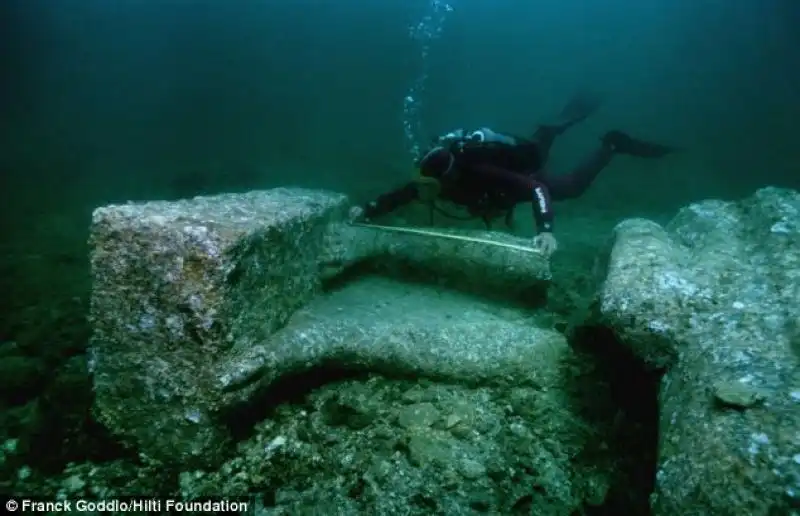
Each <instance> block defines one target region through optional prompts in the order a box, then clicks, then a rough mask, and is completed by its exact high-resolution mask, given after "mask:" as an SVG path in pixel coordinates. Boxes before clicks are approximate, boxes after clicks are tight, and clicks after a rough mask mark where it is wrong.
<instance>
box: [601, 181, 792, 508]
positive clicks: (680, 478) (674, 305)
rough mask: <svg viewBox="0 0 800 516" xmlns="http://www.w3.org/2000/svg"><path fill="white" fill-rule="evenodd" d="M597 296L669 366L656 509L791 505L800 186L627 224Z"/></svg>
mask: <svg viewBox="0 0 800 516" xmlns="http://www.w3.org/2000/svg"><path fill="white" fill-rule="evenodd" d="M597 306H598V307H599V312H600V313H599V315H600V317H601V318H602V319H603V320H604V321H605V323H606V324H607V325H608V326H610V327H611V328H613V329H614V330H615V332H616V334H617V335H618V337H619V338H620V340H621V341H622V342H623V343H624V344H625V345H627V346H628V347H630V349H631V350H632V351H633V352H634V353H635V354H636V355H638V356H639V357H640V358H641V359H642V361H643V362H644V363H645V364H647V365H648V366H649V367H651V368H654V369H661V370H664V371H665V374H664V376H663V379H662V382H661V391H660V408H661V418H660V420H661V428H660V436H661V442H660V450H659V470H658V475H657V487H656V493H655V495H654V497H653V509H654V514H656V515H663V516H672V515H674V514H754V515H755V514H759V515H767V514H788V513H789V510H790V507H793V508H795V509H796V508H797V507H798V505H799V504H800V463H798V462H799V461H797V460H794V459H793V457H795V456H796V455H795V454H796V453H797V450H798V449H800V433H798V430H797V429H798V428H800V402H798V399H797V398H793V397H792V395H791V393H793V392H797V391H798V389H800V356H798V354H797V344H796V343H797V339H798V335H800V332H799V331H798V323H797V321H798V317H800V194H798V192H794V191H790V190H782V189H777V188H766V189H763V190H759V191H758V192H757V193H756V194H755V195H754V196H752V197H750V198H748V199H745V200H743V201H740V202H723V201H705V202H701V203H697V204H693V205H691V206H689V207H687V208H684V209H682V210H681V211H680V212H679V213H678V215H677V216H676V217H675V218H674V219H673V221H672V222H671V223H670V224H669V225H668V226H667V227H666V228H662V227H661V226H659V225H658V224H656V223H654V222H650V221H647V220H640V219H634V220H627V221H625V222H623V223H621V224H620V225H618V226H617V228H616V229H615V232H614V240H613V247H612V248H611V251H610V255H609V257H608V263H607V271H606V274H605V278H604V284H603V288H602V290H601V292H600V295H599V300H598V303H597ZM715 398H717V399H722V400H723V401H724V402H725V403H726V404H729V405H738V406H740V407H745V406H746V407H749V408H748V410H746V411H744V412H743V413H740V412H738V411H731V410H724V408H721V407H720V406H719V403H715V402H714V401H715Z"/></svg>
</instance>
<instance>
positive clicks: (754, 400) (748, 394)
mask: <svg viewBox="0 0 800 516" xmlns="http://www.w3.org/2000/svg"><path fill="white" fill-rule="evenodd" d="M714 397H715V398H716V399H717V401H719V402H720V403H721V404H723V405H725V406H728V407H732V408H740V409H745V408H750V407H752V406H754V405H756V404H758V403H760V402H762V401H764V400H765V399H766V397H767V396H766V393H765V392H764V391H762V390H761V389H758V388H756V387H753V386H752V385H748V384H747V383H745V382H742V381H739V380H735V381H718V382H715V383H714Z"/></svg>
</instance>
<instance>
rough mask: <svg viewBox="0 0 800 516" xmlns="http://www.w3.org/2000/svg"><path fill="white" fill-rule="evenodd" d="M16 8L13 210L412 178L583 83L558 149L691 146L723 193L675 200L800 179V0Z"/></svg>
mask: <svg viewBox="0 0 800 516" xmlns="http://www.w3.org/2000/svg"><path fill="white" fill-rule="evenodd" d="M2 9H3V10H4V11H5V15H4V17H3V18H4V20H5V24H6V28H5V29H4V30H3V36H2V38H3V41H4V44H3V46H4V48H5V50H4V54H5V56H6V61H7V65H6V66H5V68H6V70H7V73H6V79H5V80H4V81H3V82H4V85H3V88H4V95H3V97H4V98H3V100H4V104H5V106H6V108H5V112H6V113H5V114H4V116H3V122H4V125H5V126H6V127H5V130H4V136H5V137H4V145H3V147H4V151H3V153H2V154H3V155H2V160H3V166H4V169H5V170H6V174H7V177H6V180H7V181H10V182H11V184H10V185H9V187H10V188H6V189H4V191H5V192H6V193H8V192H9V191H14V192H15V193H14V194H13V198H15V199H17V201H16V202H12V204H13V205H16V204H17V203H18V202H23V203H24V204H26V205H30V204H31V203H34V204H36V197H35V196H33V195H34V191H37V190H39V186H40V185H43V184H47V185H49V186H50V188H52V187H54V186H55V187H57V188H58V190H59V198H61V196H62V195H65V194H67V195H68V196H69V197H71V198H75V199H76V200H78V199H80V200H81V201H85V202H88V203H95V204H99V203H102V202H104V201H109V200H125V199H130V198H152V197H157V198H161V197H165V196H166V197H168V196H183V195H187V194H194V193H197V192H196V191H195V190H199V191H203V192H210V191H216V190H228V189H241V188H263V187H268V186H275V185H280V184H287V183H298V184H303V185H310V186H318V185H319V186H326V187H336V188H339V189H346V190H355V191H359V190H362V189H366V190H368V191H369V192H370V193H375V189H378V190H380V189H381V188H386V187H387V186H390V185H392V184H393V183H394V182H397V181H399V180H401V178H398V175H400V176H403V175H404V174H406V175H407V174H410V170H409V169H410V168H411V164H410V157H409V153H408V150H409V146H410V145H413V144H420V142H422V144H424V143H425V142H426V141H427V140H428V139H429V138H431V137H433V136H436V135H437V134H439V133H441V132H442V131H445V130H448V129H450V128H452V127H455V126H475V125H489V126H492V127H498V128H500V130H507V131H509V132H512V133H513V132H517V133H522V134H524V133H528V132H530V131H532V130H533V128H534V127H535V125H536V124H537V123H538V122H539V121H541V120H542V119H544V118H545V117H548V116H552V114H553V113H554V112H555V111H557V109H559V108H560V106H561V105H562V104H563V102H565V100H566V99H567V98H568V97H569V96H570V95H571V93H572V92H574V91H575V89H576V88H582V89H585V88H593V89H596V90H598V91H599V92H601V93H602V94H603V95H605V96H606V103H605V105H604V106H603V109H602V111H601V113H599V114H598V116H597V117H596V118H594V119H593V120H592V121H591V124H592V125H587V126H586V127H582V128H581V129H580V130H579V131H576V134H575V135H574V137H571V138H570V141H569V143H565V144H564V146H563V148H562V149H561V151H560V152H558V153H557V154H558V157H559V158H563V159H565V160H569V158H570V156H571V152H570V150H571V149H573V147H570V146H568V145H574V146H575V148H578V147H581V146H582V145H588V144H589V143H590V142H591V141H592V139H593V138H595V137H596V135H597V133H599V131H600V129H607V128H612V127H617V126H620V127H624V128H625V129H626V130H630V131H632V132H634V133H643V134H646V135H649V136H651V137H653V138H657V139H660V140H665V141H669V142H670V143H673V144H674V145H676V146H679V147H681V148H682V149H684V150H685V153H686V156H684V159H686V160H687V161H690V162H691V163H692V166H690V167H688V168H690V169H691V170H688V169H687V171H686V173H687V174H689V173H690V174H692V175H695V176H696V175H698V174H699V175H703V176H707V177H708V183H709V184H708V185H706V186H705V187H704V188H706V190H704V191H702V192H699V193H696V194H695V193H683V192H681V193H679V194H678V193H677V192H676V194H677V195H678V196H679V197H687V196H689V197H692V196H695V195H699V196H703V195H711V194H714V192H713V187H712V186H711V185H713V184H722V183H724V184H726V185H730V183H731V181H732V180H734V181H735V182H737V183H740V185H741V189H742V191H747V190H750V189H752V188H753V187H755V186H757V185H760V184H764V183H787V182H790V181H792V174H793V173H795V176H796V175H797V174H796V173H797V168H796V167H797V162H798V159H797V158H798V152H800V151H798V150H797V146H796V144H795V141H794V139H795V138H796V135H797V134H798V127H797V124H798V123H800V122H798V120H800V117H798V114H800V107H799V106H800V87H798V86H799V85H800V78H799V77H798V74H800V71H798V67H797V66H796V63H797V58H798V56H797V48H798V38H799V37H800V36H798V35H797V32H796V30H795V27H796V26H797V25H796V23H797V22H798V15H797V13H798V9H799V8H798V7H797V6H796V3H795V2H791V1H790V0H768V1H766V2H753V1H749V0H733V1H731V2H718V1H714V0H700V1H689V0H677V1H674V0H642V1H636V2H634V1H629V0H600V1H591V0H567V1H564V2H519V1H515V0H497V1H492V2H489V1H485V0H451V1H449V2H446V1H445V0H441V1H431V0H419V1H405V0H404V1H400V0H393V1H381V2H377V1H374V2H370V1H365V2H347V1H341V0H339V1H334V0H303V1H299V2H289V1H266V0H264V1H257V0H240V1H234V2H220V1H212V0H202V1H201V0H198V1H190V0H166V1H159V2H156V1H142V0H139V1H134V0H125V1H117V2H106V1H102V0H81V1H77V2H57V1H47V0H33V1H18V0H12V1H8V2H4V4H3V7H2ZM420 24H422V27H419V25H420ZM423 52H424V53H423ZM420 81H421V82H420ZM415 83H417V84H416V86H417V88H416V89H415V91H414V92H413V95H414V100H415V105H414V106H413V108H414V110H413V111H414V112H413V113H410V112H409V110H408V109H406V110H405V111H404V98H405V97H406V96H407V95H409V90H410V88H413V87H414V86H415ZM409 122H410V123H412V124H416V123H418V122H419V124H420V126H421V128H420V130H418V131H415V132H416V133H417V134H414V138H415V139H417V140H419V141H414V142H409V141H408V139H407V138H406V136H405V134H404V123H409ZM571 136H572V135H571ZM672 174H679V172H674V171H673V172H672ZM8 176H10V177H8ZM712 178H713V179H716V180H721V181H715V180H712ZM402 179H405V177H402ZM677 181H678V184H682V183H681V181H682V180H681V179H680V178H679V179H677ZM43 182H46V183H43ZM601 183H602V182H601ZM31 185H33V188H32V189H31V188H29V187H30V186H31ZM639 186H640V187H642V188H645V187H646V182H644V181H643V182H641V183H639ZM600 188H602V186H601V187H600ZM20 189H24V191H25V192H26V198H25V199H24V201H23V200H22V199H20V196H19V192H20ZM64 189H66V190H67V191H68V192H65V191H64ZM30 190H32V191H30ZM29 191H30V192H29ZM28 192H29V193H28ZM28 195H30V196H32V197H28ZM44 195H48V194H44ZM681 200H683V199H681ZM8 202H9V201H8V200H4V203H3V204H4V206H9V204H7V203H8Z"/></svg>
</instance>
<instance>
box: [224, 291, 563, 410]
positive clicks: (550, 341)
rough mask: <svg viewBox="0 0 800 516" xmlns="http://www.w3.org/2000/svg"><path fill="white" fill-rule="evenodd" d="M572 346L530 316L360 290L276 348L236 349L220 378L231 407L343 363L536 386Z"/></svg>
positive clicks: (424, 295) (293, 323) (329, 303)
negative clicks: (289, 377)
mask: <svg viewBox="0 0 800 516" xmlns="http://www.w3.org/2000/svg"><path fill="white" fill-rule="evenodd" d="M565 345H566V342H565V340H564V337H563V336H562V335H561V334H560V333H557V332H555V331H552V330H545V329H541V328H537V327H536V325H535V322H534V321H532V320H531V319H530V316H529V315H527V314H526V312H525V311H524V310H522V309H514V308H505V307H501V306H497V305H493V304H490V303H488V302H483V301H481V300H479V299H475V298H472V297H469V296H466V295H463V294H455V293H449V292H447V291H441V290H437V289H424V288H423V287H421V286H408V285H404V284H402V283H396V282H388V281H379V280H372V281H366V280H364V279H362V280H359V281H358V282H356V283H353V284H352V285H348V286H346V287H345V288H343V289H341V290H338V291H336V292H332V293H330V294H326V295H324V296H320V297H318V298H317V299H315V300H313V301H312V302H311V303H309V304H308V305H306V306H305V307H304V308H303V309H301V310H299V311H298V312H296V313H295V315H294V316H292V317H291V318H290V320H289V322H288V324H287V325H286V327H284V328H283V329H281V330H279V331H278V332H277V333H276V334H275V335H273V336H272V337H271V338H270V339H266V340H264V341H261V342H252V343H250V344H249V345H247V346H243V347H241V348H237V349H235V350H233V352H232V353H231V354H230V355H229V358H228V360H227V361H225V362H222V361H221V362H220V365H219V368H218V373H217V376H218V382H219V384H218V385H219V390H220V391H224V392H225V393H226V394H225V398H224V400H223V402H224V403H226V404H230V405H234V404H237V403H240V402H241V401H243V400H248V399H250V398H251V395H252V393H253V392H254V391H257V390H259V389H262V388H264V387H265V386H268V385H270V384H271V383H273V382H274V381H275V380H277V379H278V378H279V377H280V376H282V375H285V374H287V373H289V372H292V373H297V372H302V371H306V370H309V369H311V368H314V367H317V366H319V365H322V364H330V363H335V364H337V365H338V366H341V367H346V368H348V367H351V368H353V369H361V370H369V371H383V372H387V373H392V374H401V373H403V374H414V375H419V376H423V377H428V378H438V379H443V380H448V381H456V382H461V383H467V384H493V385H499V384H502V385H520V386H521V385H532V384H533V385H535V384H537V382H540V381H543V378H542V377H543V375H547V374H553V371H549V370H547V369H542V368H541V367H540V364H541V363H545V362H547V361H548V359H549V356H550V355H551V354H554V353H555V354H557V353H560V352H561V349H562V348H563V347H564V346H565Z"/></svg>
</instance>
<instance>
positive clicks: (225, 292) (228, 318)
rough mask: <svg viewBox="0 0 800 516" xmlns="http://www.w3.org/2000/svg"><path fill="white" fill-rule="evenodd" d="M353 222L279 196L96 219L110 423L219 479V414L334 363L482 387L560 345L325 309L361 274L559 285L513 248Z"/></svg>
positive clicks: (507, 286) (116, 212) (147, 450)
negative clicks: (349, 275) (347, 278)
mask: <svg viewBox="0 0 800 516" xmlns="http://www.w3.org/2000/svg"><path fill="white" fill-rule="evenodd" d="M348 208H349V202H348V201H347V199H346V197H345V196H343V195H339V194H334V193H328V192H323V191H311V190H301V189H275V190H269V191H264V192H250V193H245V194H226V195H219V196H214V197H198V198H195V199H192V200H186V201H177V202H150V203H140V204H126V205H117V206H108V207H104V208H99V209H97V210H96V211H95V213H94V215H93V221H92V228H91V239H90V246H91V266H92V300H91V324H92V329H93V336H92V340H91V349H90V366H91V369H92V372H93V383H94V390H95V393H96V401H95V412H96V414H97V417H98V419H99V420H100V421H101V422H102V423H103V424H105V425H106V426H107V427H108V428H109V429H110V430H111V431H112V432H113V433H114V434H115V435H116V436H118V437H120V438H122V439H123V441H125V442H126V443H128V444H129V445H131V446H135V447H137V448H138V449H139V450H140V451H141V452H142V453H143V454H144V455H145V456H146V457H148V458H149V459H150V460H154V461H162V462H171V463H179V464H196V465H212V464H216V463H218V462H219V461H221V460H222V459H223V458H224V457H225V455H226V454H227V453H228V452H229V451H230V446H229V444H230V436H229V432H228V428H227V425H226V423H225V422H224V421H223V420H222V415H221V413H220V412H221V409H227V408H229V407H230V406H231V404H234V403H241V402H244V401H247V400H248V399H249V397H250V396H254V395H255V394H256V393H257V390H258V389H257V388H256V387H258V388H262V387H266V386H268V385H270V384H271V382H274V381H277V380H279V379H280V378H281V377H283V376H285V375H287V374H289V373H292V372H296V371H298V370H303V369H308V368H311V367H316V366H319V365H321V364H322V363H324V362H326V361H329V360H335V361H340V362H342V363H344V364H345V365H346V366H348V367H354V368H361V369H366V370H369V369H375V370H383V371H386V370H395V369H397V370H402V371H406V372H413V373H417V374H421V375H426V374H430V375H433V376H441V377H449V378H457V377H461V378H466V377H469V378H470V379H474V380H476V381H483V380H486V379H487V378H493V379H497V378H499V376H500V375H502V374H505V373H509V374H512V375H516V376H515V378H522V376H521V375H523V374H527V372H529V371H531V370H532V366H531V364H530V361H529V360H530V359H531V358H535V357H536V356H537V353H540V352H541V349H543V348H544V347H546V346H545V345H546V343H547V342H549V341H550V340H552V337H551V336H549V334H547V333H543V332H541V331H537V330H536V329H535V328H533V329H526V330H524V332H523V330H522V329H519V328H517V329H515V328H511V327H497V328H496V327H495V326H497V324H496V323H493V322H491V321H486V322H484V323H482V324H480V325H476V326H475V327H474V328H472V329H470V327H469V322H468V319H465V317H469V314H459V313H454V314H451V316H452V317H455V318H456V320H454V321H451V322H448V321H447V320H445V319H441V320H438V319H437V320H436V321H434V322H430V320H429V321H428V322H425V323H421V324H417V323H416V322H415V321H413V320H406V321H405V322H401V323H397V322H396V321H394V320H392V319H385V320H380V319H374V318H375V317H381V316H382V314H381V313H376V312H374V310H372V308H374V307H372V308H371V307H366V309H364V307H361V308H359V306H358V304H359V303H363V302H364V300H361V299H359V300H356V299H347V298H346V295H345V297H339V298H336V299H334V300H333V301H331V302H329V303H328V304H327V305H326V304H325V298H322V297H319V296H320V294H321V293H322V287H323V284H324V283H325V282H329V281H330V280H333V279H336V278H337V276H338V275H339V274H341V273H342V272H344V271H346V270H347V269H348V268H349V267H353V266H355V265H357V264H359V263H363V262H366V263H367V264H370V263H372V264H374V265H375V266H376V267H380V268H381V269H382V270H390V271H394V273H396V274H406V273H407V274H409V275H417V276H420V275H421V276H424V277H428V278H430V277H435V278H436V279H437V281H439V282H441V283H444V284H448V285H451V286H456V287H457V288H459V289H461V290H470V291H481V290H483V291H486V290H490V291H493V292H501V293H503V294H506V293H511V292H513V291H515V290H516V291H519V292H527V291H529V290H530V289H531V288H534V289H535V288H536V287H541V286H542V285H543V284H545V283H546V281H547V279H548V278H549V268H548V262H547V259H546V257H544V256H543V255H541V254H538V253H535V252H530V251H529V250H526V249H524V248H523V249H521V248H520V247H519V246H520V244H524V242H523V241H521V240H520V239H514V238H513V237H507V236H505V237H497V238H498V239H499V240H500V241H502V242H504V243H506V244H510V245H511V246H510V247H493V246H487V245H486V244H485V243H484V244H481V243H476V242H474V241H464V240H451V239H446V238H445V239H443V238H440V237H430V236H427V237H426V236H424V235H423V236H421V235H416V234H403V233H398V234H395V233H392V234H389V233H387V232H384V231H382V230H377V229H374V228H366V227H355V226H352V225H350V224H349V219H348V217H349V215H348ZM479 236H480V235H479ZM501 287H502V288H501ZM365 294H367V295H368V294H369V293H368V292H366V293H365ZM381 295H383V296H385V297H392V296H394V295H395V294H394V293H393V292H385V293H383V294H381ZM318 298H319V299H318ZM312 301H313V302H315V303H317V304H316V305H314V306H315V307H314V308H313V309H310V308H309V309H306V308H307V307H308V306H310V305H309V303H311V302H312ZM379 302H380V301H379V300H376V299H372V300H368V301H367V303H379ZM336 303H338V305H336ZM342 308H346V313H345V314H344V315H348V316H347V317H340V316H341V315H342V314H340V312H339V311H340V310H341V309H342ZM308 313H312V314H313V317H311V318H309V317H306V316H305V314H308ZM414 313H415V314H416V315H414V317H417V318H420V316H421V315H423V314H420V313H419V311H416V312H414ZM350 314H351V315H352V316H350ZM304 317H305V319H304ZM370 318H373V319H370ZM458 321H461V322H460V323H459V322H458ZM284 326H286V328H284ZM498 331H500V332H504V333H503V334H502V335H501V336H500V337H499V338H495V337H496V333H497V332H498ZM276 332H277V333H276ZM484 341H486V343H483V342H484ZM531 343H537V346H536V347H531V346H530V344H531ZM484 353H487V354H486V355H484ZM493 360H494V362H491V361H493ZM487 361H488V363H489V366H488V367H487V366H485V365H484V363H485V362H487ZM473 376H474V378H473ZM356 419H357V418H356ZM356 419H354V418H351V421H353V422H354V424H363V422H362V423H358V422H357V421H356Z"/></svg>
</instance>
